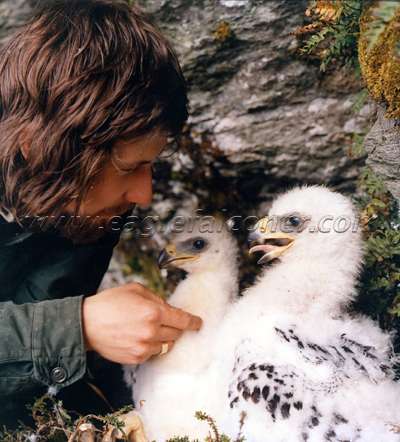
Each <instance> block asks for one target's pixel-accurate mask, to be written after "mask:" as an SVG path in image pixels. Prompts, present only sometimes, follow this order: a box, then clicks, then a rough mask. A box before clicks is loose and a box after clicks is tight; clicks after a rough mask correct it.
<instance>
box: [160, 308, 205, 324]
mask: <svg viewBox="0 0 400 442" xmlns="http://www.w3.org/2000/svg"><path fill="white" fill-rule="evenodd" d="M202 323H203V321H202V319H201V318H200V317H199V316H195V315H192V314H190V313H188V312H185V311H184V310H181V309H179V308H175V307H172V306H171V305H169V304H165V308H163V309H162V310H161V324H162V325H166V326H169V327H173V328H177V329H179V330H199V329H200V327H201V325H202Z"/></svg>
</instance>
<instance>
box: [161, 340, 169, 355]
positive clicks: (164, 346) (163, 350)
mask: <svg viewBox="0 0 400 442" xmlns="http://www.w3.org/2000/svg"><path fill="white" fill-rule="evenodd" d="M168 350H169V346H168V342H163V343H162V344H161V351H160V353H159V356H162V355H165V353H168Z"/></svg>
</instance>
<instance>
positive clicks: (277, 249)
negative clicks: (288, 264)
mask: <svg viewBox="0 0 400 442" xmlns="http://www.w3.org/2000/svg"><path fill="white" fill-rule="evenodd" d="M269 224H271V222H270V220H269V219H268V218H267V217H265V218H262V219H261V220H259V221H258V223H257V225H256V228H255V230H254V231H253V232H251V233H250V235H249V241H250V243H251V245H252V244H254V243H256V245H252V246H251V247H250V250H249V254H250V255H251V254H253V253H255V252H263V256H262V257H261V258H260V259H259V260H258V261H257V264H264V263H266V262H269V261H272V260H273V259H275V258H278V257H279V256H281V255H283V254H284V253H285V252H286V251H287V250H288V249H289V248H290V247H291V246H292V245H293V243H294V237H293V236H290V235H288V234H287V233H284V232H272V231H271V229H270V227H269Z"/></svg>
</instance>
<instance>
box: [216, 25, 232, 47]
mask: <svg viewBox="0 0 400 442" xmlns="http://www.w3.org/2000/svg"><path fill="white" fill-rule="evenodd" d="M213 36H214V38H215V39H216V40H218V41H219V42H221V43H224V42H225V41H227V40H229V39H231V38H232V37H233V31H232V28H231V25H230V24H229V23H228V22H226V21H221V22H220V23H218V25H217V28H216V29H215V31H214V33H213Z"/></svg>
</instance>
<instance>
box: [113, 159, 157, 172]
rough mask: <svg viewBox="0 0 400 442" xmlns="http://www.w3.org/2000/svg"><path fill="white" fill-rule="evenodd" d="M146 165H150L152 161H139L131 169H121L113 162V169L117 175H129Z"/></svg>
mask: <svg viewBox="0 0 400 442" xmlns="http://www.w3.org/2000/svg"><path fill="white" fill-rule="evenodd" d="M148 164H152V161H140V162H139V163H137V164H135V165H134V166H132V167H121V166H117V165H116V164H115V162H114V167H115V168H116V169H117V172H118V174H119V175H128V174H131V173H134V172H136V171H137V170H139V169H140V168H141V167H142V166H146V165H148Z"/></svg>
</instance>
